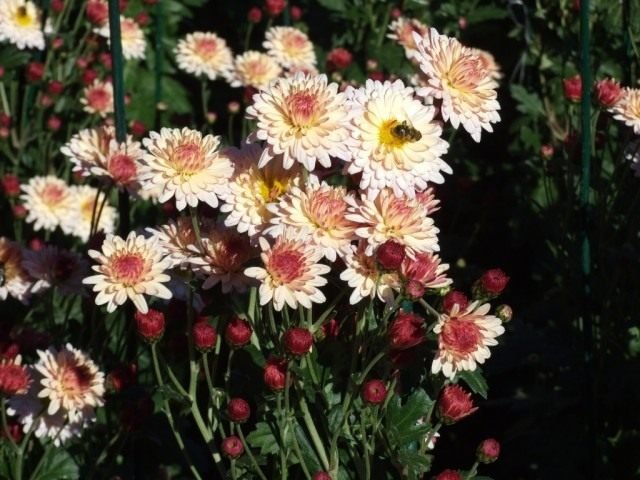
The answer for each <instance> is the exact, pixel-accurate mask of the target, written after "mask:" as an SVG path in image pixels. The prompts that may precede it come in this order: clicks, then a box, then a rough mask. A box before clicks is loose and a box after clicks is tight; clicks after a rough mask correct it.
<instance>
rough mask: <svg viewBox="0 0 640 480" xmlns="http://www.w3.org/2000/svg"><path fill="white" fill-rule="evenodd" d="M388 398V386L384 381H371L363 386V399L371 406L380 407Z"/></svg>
mask: <svg viewBox="0 0 640 480" xmlns="http://www.w3.org/2000/svg"><path fill="white" fill-rule="evenodd" d="M385 398H387V386H386V385H385V383H384V382H383V381H382V380H378V379H374V380H369V381H368V382H367V383H365V384H364V385H363V386H362V399H363V400H364V401H365V402H366V403H370V404H371V405H380V404H381V403H382V402H384V400H385Z"/></svg>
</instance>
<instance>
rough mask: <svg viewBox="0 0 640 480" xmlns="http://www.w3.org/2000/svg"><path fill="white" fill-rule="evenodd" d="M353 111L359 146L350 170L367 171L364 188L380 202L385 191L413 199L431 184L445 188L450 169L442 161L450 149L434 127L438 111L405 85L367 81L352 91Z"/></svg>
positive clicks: (355, 151)
mask: <svg viewBox="0 0 640 480" xmlns="http://www.w3.org/2000/svg"><path fill="white" fill-rule="evenodd" d="M348 95H349V97H350V102H349V103H350V106H351V108H352V109H354V110H355V111H357V112H358V114H357V115H356V116H355V117H354V118H353V120H352V124H351V134H352V136H353V137H354V138H355V140H356V142H355V143H354V145H353V147H352V159H351V161H350V163H349V165H348V168H347V171H348V172H349V173H351V174H355V173H360V172H362V179H361V180H360V188H362V189H363V190H367V191H368V195H369V198H373V197H375V196H376V195H377V194H378V192H379V191H380V190H382V189H383V188H386V187H388V188H392V189H393V191H394V193H395V194H396V195H397V196H400V195H408V196H410V197H413V196H414V195H415V191H416V190H424V189H425V188H427V182H434V183H442V182H444V177H443V176H442V174H441V172H445V173H451V168H450V167H449V165H447V164H446V163H445V162H444V160H442V159H441V158H440V157H441V156H442V155H444V154H445V153H446V152H447V149H448V148H449V145H448V143H447V142H446V141H444V140H443V139H442V138H441V135H442V128H441V127H440V126H439V125H437V124H436V123H434V122H433V121H432V120H433V117H434V115H435V109H434V107H433V106H425V105H424V104H423V103H422V102H420V101H419V100H417V99H416V98H414V96H413V89H412V88H411V87H405V86H404V84H403V83H402V81H401V80H396V81H395V82H393V83H391V82H384V83H381V82H378V81H373V80H367V83H366V85H365V86H364V87H363V88H360V89H353V88H352V89H350V90H349V92H348Z"/></svg>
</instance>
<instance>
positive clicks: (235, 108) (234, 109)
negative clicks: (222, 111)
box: [227, 101, 240, 115]
mask: <svg viewBox="0 0 640 480" xmlns="http://www.w3.org/2000/svg"><path fill="white" fill-rule="evenodd" d="M227 111H228V112H229V113H230V114H231V115H235V114H236V113H238V112H239V111H240V103H239V102H236V101H231V102H229V103H228V104H227Z"/></svg>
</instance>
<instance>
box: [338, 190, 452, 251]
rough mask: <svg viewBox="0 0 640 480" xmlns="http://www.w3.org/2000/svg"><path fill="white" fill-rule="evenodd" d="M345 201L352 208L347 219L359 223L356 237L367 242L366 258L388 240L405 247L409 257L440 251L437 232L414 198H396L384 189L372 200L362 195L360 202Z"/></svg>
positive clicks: (430, 219) (431, 220)
mask: <svg viewBox="0 0 640 480" xmlns="http://www.w3.org/2000/svg"><path fill="white" fill-rule="evenodd" d="M348 202H349V203H350V205H351V208H350V213H348V214H347V218H348V219H349V220H351V221H353V222H356V223H358V224H360V226H359V227H358V228H357V229H356V235H357V236H358V237H360V238H362V239H363V240H366V241H367V243H368V247H367V250H366V252H367V255H372V254H373V252H374V250H375V249H376V248H377V247H378V246H379V245H382V244H383V243H385V242H386V241H387V240H395V241H396V242H398V243H399V244H401V245H404V246H405V248H407V251H408V253H409V254H410V255H415V254H417V253H429V252H437V251H438V250H439V249H440V247H439V245H438V236H437V235H438V232H439V230H438V228H436V227H435V225H434V222H433V219H432V218H430V217H428V216H427V215H426V211H425V209H424V207H423V206H422V205H421V204H420V203H419V202H418V200H416V199H415V198H414V199H411V198H408V197H396V196H395V195H394V194H393V192H392V191H391V190H388V189H385V190H382V191H381V192H380V195H378V196H377V197H376V198H375V199H374V200H369V199H368V198H366V197H365V196H363V197H362V198H361V201H360V202H356V201H354V200H352V199H349V200H348Z"/></svg>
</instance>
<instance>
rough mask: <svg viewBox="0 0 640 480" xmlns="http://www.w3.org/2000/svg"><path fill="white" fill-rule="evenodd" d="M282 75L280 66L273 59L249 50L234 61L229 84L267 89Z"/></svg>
mask: <svg viewBox="0 0 640 480" xmlns="http://www.w3.org/2000/svg"><path fill="white" fill-rule="evenodd" d="M281 73H282V69H281V68H280V65H278V62H276V61H275V60H274V59H273V58H272V57H270V56H269V55H267V54H266V53H262V52H256V51H253V50H249V51H247V52H244V53H243V54H242V55H238V56H237V57H236V58H235V60H234V61H233V71H232V72H231V74H230V76H229V83H230V84H231V86H232V87H252V88H255V89H258V90H259V89H263V88H267V86H269V84H270V83H271V82H272V81H274V80H275V79H276V78H278V77H279V76H280V74H281Z"/></svg>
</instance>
